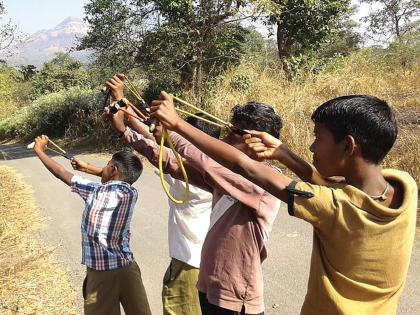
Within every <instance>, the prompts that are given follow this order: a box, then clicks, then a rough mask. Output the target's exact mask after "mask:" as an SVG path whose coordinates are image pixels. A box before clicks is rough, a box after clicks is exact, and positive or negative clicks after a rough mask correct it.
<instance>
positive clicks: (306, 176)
mask: <svg viewBox="0 0 420 315" xmlns="http://www.w3.org/2000/svg"><path fill="white" fill-rule="evenodd" d="M275 159H277V160H278V161H279V162H280V163H282V164H283V165H284V166H286V167H287V168H288V169H289V170H291V171H292V172H293V173H295V174H296V175H297V176H298V177H299V178H300V179H301V180H302V181H304V182H309V183H311V184H315V185H324V186H327V185H328V184H330V183H331V182H330V181H328V180H327V179H325V178H324V177H322V176H321V174H319V172H318V171H317V170H316V168H315V167H314V166H313V165H312V164H311V163H309V162H307V161H305V160H304V159H302V158H301V157H300V156H298V155H296V154H295V153H294V152H293V151H291V150H290V149H289V148H288V147H287V146H286V145H285V144H282V145H280V146H279V147H278V148H277V149H276V152H275Z"/></svg>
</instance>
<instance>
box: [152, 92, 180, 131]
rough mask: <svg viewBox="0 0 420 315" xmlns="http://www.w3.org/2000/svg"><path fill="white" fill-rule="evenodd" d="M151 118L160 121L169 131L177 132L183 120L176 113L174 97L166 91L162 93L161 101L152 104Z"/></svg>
mask: <svg viewBox="0 0 420 315" xmlns="http://www.w3.org/2000/svg"><path fill="white" fill-rule="evenodd" d="M150 116H151V117H152V118H156V119H157V120H159V122H160V124H161V125H162V126H163V127H165V128H167V129H169V130H175V129H176V128H177V127H178V125H179V122H180V121H181V120H182V119H181V118H180V117H179V116H178V114H177V113H176V110H175V105H174V101H173V98H172V96H171V95H169V94H168V93H166V92H165V91H162V92H161V93H160V99H159V100H155V101H153V102H152V107H151V112H150Z"/></svg>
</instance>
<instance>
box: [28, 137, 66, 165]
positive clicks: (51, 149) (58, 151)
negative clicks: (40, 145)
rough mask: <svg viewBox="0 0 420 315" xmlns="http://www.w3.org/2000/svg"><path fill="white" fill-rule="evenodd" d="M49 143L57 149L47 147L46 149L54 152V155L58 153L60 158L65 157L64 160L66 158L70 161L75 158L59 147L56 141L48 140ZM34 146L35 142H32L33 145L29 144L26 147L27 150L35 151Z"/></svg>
mask: <svg viewBox="0 0 420 315" xmlns="http://www.w3.org/2000/svg"><path fill="white" fill-rule="evenodd" d="M48 143H51V144H52V145H53V146H54V147H55V148H56V149H53V148H50V147H48V145H47V146H46V147H45V149H47V150H49V151H51V152H54V153H57V154H58V155H60V156H62V157H64V158H66V159H68V160H71V159H72V158H73V157H72V156H69V155H68V154H67V152H66V151H64V150H63V149H62V148H61V147H59V146H58V145H57V144H56V143H55V142H54V141H52V140H51V139H48ZM34 146H35V142H32V143H30V144H28V146H27V147H26V148H27V149H33V148H34Z"/></svg>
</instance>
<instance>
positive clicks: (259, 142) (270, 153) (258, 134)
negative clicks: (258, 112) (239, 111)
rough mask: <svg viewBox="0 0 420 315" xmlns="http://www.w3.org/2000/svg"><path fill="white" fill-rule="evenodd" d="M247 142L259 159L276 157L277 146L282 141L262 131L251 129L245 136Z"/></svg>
mask: <svg viewBox="0 0 420 315" xmlns="http://www.w3.org/2000/svg"><path fill="white" fill-rule="evenodd" d="M243 139H244V141H245V144H246V145H247V147H248V149H249V150H250V151H251V152H252V154H253V155H254V156H255V157H256V158H257V159H276V158H277V157H276V151H277V148H278V147H280V145H281V144H282V142H281V141H280V140H279V139H277V138H275V137H273V136H272V135H270V134H268V133H266V132H262V131H255V130H252V131H250V134H246V135H244V136H243Z"/></svg>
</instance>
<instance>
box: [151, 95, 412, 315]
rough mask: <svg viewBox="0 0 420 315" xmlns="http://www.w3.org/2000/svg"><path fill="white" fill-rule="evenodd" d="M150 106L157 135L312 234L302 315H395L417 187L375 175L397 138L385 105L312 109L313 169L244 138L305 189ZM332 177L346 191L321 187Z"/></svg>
mask: <svg viewBox="0 0 420 315" xmlns="http://www.w3.org/2000/svg"><path fill="white" fill-rule="evenodd" d="M153 105H154V106H153V107H152V116H153V117H156V118H158V119H159V120H160V123H161V124H162V125H163V126H164V127H166V128H168V129H171V130H174V131H176V132H177V133H179V134H181V135H182V136H184V137H185V138H187V139H188V140H189V141H191V142H192V143H193V144H195V145H196V146H197V147H198V148H200V149H201V150H202V151H203V152H205V153H206V154H207V155H209V156H210V157H212V158H214V159H215V160H216V161H218V162H219V163H220V164H222V165H224V166H225V167H228V168H230V169H232V170H234V171H235V172H238V173H240V174H241V175H243V176H244V177H246V178H248V179H249V180H251V181H253V182H254V183H256V184H257V185H259V186H260V187H262V188H263V189H265V190H267V191H268V192H270V193H271V194H273V195H274V196H276V197H278V198H279V199H281V200H283V201H286V202H288V208H289V214H290V215H293V216H296V217H298V218H301V219H303V220H305V221H307V222H309V223H310V224H312V226H313V228H314V234H313V251H312V257H311V267H310V275H309V281H308V292H307V294H306V298H305V302H304V304H303V306H302V311H301V314H323V315H328V314H358V315H360V314H381V315H382V314H395V313H396V310H397V303H398V298H399V297H400V295H401V293H402V290H403V287H404V284H405V280H406V276H407V271H408V266H409V261H410V256H411V250H412V246H413V240H414V234H415V223H416V209H417V187H416V183H415V181H414V180H413V179H412V177H411V176H410V175H409V174H407V173H405V172H402V171H398V170H391V169H388V170H382V169H381V167H380V164H381V162H382V160H383V159H384V158H385V156H386V155H387V153H388V152H389V150H390V149H391V148H392V146H393V144H394V142H395V140H396V137H397V124H396V120H395V117H394V113H393V111H392V110H391V108H390V107H389V106H388V104H387V103H386V102H384V101H382V100H380V99H378V98H376V97H372V96H366V95H352V96H344V97H339V98H336V99H333V100H330V101H328V102H326V103H324V104H322V105H321V106H320V107H318V108H317V109H316V110H315V112H314V113H313V115H312V120H313V121H314V123H315V127H314V133H315V140H314V143H313V144H312V145H311V147H310V150H311V151H312V152H313V162H314V166H315V167H316V169H314V168H313V167H312V166H311V165H310V164H309V163H306V162H304V161H303V160H302V159H300V158H299V157H298V156H296V155H295V154H293V153H292V152H291V151H290V150H289V149H288V148H287V147H286V146H285V145H283V144H282V143H281V142H280V141H279V140H278V139H275V138H273V137H271V136H269V135H267V134H265V133H260V132H251V133H252V134H253V135H254V136H253V137H250V136H248V137H246V138H247V140H246V142H247V144H248V147H249V148H250V149H251V150H253V151H254V152H255V153H256V154H257V156H258V157H259V158H266V159H277V160H279V161H280V162H282V163H283V164H285V165H286V166H287V167H289V168H290V169H291V170H292V171H294V172H295V173H296V174H297V175H298V176H299V177H300V178H301V179H303V180H304V181H303V182H299V183H296V182H295V181H293V180H292V179H290V178H288V177H287V176H285V175H282V174H280V173H276V172H275V171H273V170H272V169H271V168H270V167H267V166H266V165H264V164H262V163H259V162H257V161H255V160H253V159H251V158H249V157H248V156H247V155H245V154H243V153H241V152H239V151H238V150H236V149H235V148H233V147H231V146H229V145H226V144H224V143H222V142H221V141H218V140H216V139H211V137H208V136H206V135H205V134H204V133H202V132H200V131H199V130H197V129H195V128H193V127H191V126H190V125H188V124H186V123H184V122H183V121H182V119H180V118H179V117H178V116H177V114H176V112H175V110H174V106H173V102H172V99H171V97H170V96H169V95H167V94H166V93H162V95H161V100H159V101H154V102H153ZM332 176H341V177H344V181H342V182H333V181H330V180H328V178H329V177H332ZM314 183H318V184H319V185H315V184H314Z"/></svg>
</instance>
